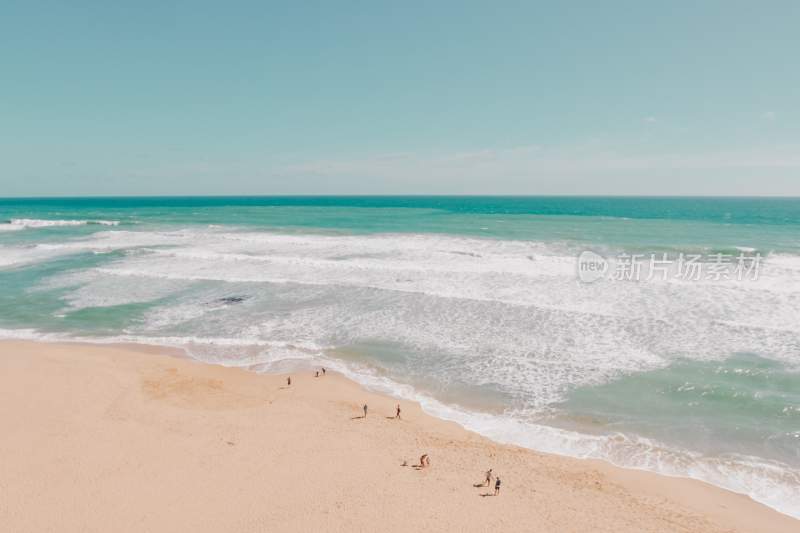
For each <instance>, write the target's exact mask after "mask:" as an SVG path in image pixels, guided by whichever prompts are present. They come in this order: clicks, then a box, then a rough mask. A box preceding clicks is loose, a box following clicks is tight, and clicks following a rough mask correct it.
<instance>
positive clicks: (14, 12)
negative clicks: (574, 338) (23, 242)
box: [0, 0, 800, 196]
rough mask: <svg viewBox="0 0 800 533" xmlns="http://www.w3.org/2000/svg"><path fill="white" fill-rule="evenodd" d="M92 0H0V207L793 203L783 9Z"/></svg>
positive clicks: (773, 5) (793, 98) (796, 73)
mask: <svg viewBox="0 0 800 533" xmlns="http://www.w3.org/2000/svg"><path fill="white" fill-rule="evenodd" d="M110 4H114V3H112V2H101V1H96V2H86V1H77V0H76V1H74V2H37V1H24V2H23V1H13V0H12V2H10V3H8V2H6V3H4V6H3V12H2V17H0V196H15V195H89V194H294V193H296V194H329V193H334V194H335V193H339V194H373V193H378V194H381V193H390V194H391V193H405V194H429V193H445V194H446V193H451V194H459V193H463V194H487V193H494V194H717V195H729V194H774V195H789V194H791V195H800V67H798V57H800V30H798V28H800V2H797V1H793V0H787V1H783V2H778V1H766V2H753V1H751V2H737V1H720V2H711V1H694V2H679V1H676V2H641V1H631V2H588V1H587V2H568V3H566V4H567V5H559V3H557V2H540V3H538V4H537V3H532V2H519V3H517V2H513V3H512V2H405V3H402V6H401V5H400V4H401V3H398V2H392V3H389V2H330V1H329V2H319V3H312V2H286V3H274V2H217V3H211V2H198V1H195V2H169V1H158V2H145V1H142V2H129V3H128V4H129V5H128V6H127V7H122V6H120V5H110ZM116 4H122V3H121V2H119V3H116ZM300 4H303V5H300Z"/></svg>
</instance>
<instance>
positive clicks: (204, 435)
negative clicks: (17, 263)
mask: <svg viewBox="0 0 800 533" xmlns="http://www.w3.org/2000/svg"><path fill="white" fill-rule="evenodd" d="M175 355H176V354H170V352H169V350H167V349H159V348H146V347H129V346H99V345H98V346H95V345H82V344H44V343H32V342H16V341H13V342H12V341H9V342H0V380H2V383H1V384H0V425H1V427H2V428H3V434H4V438H3V439H1V440H0V472H2V475H1V476H0V524H3V525H2V529H3V530H4V531H15V532H27V531H30V532H34V531H35V532H44V531H61V532H64V531H215V532H216V531H488V530H493V531H504V532H505V531H528V532H531V531H542V532H545V531H631V532H641V531H684V532H690V531H696V532H710V531H771V532H790V531H798V529H800V523H798V521H796V520H794V519H792V518H790V517H788V516H785V515H782V514H780V513H777V512H775V511H773V510H771V509H769V508H767V507H765V506H763V505H760V504H758V503H756V502H754V501H753V500H751V499H749V498H748V497H746V496H742V495H738V494H734V493H731V492H727V491H724V490H721V489H718V488H716V487H713V486H710V485H707V484H704V483H701V482H698V481H694V480H688V479H677V478H667V477H663V476H658V475H655V474H650V473H646V472H640V471H631V470H625V469H621V468H616V467H613V466H611V465H608V464H605V463H602V462H598V461H584V460H577V459H570V458H565V457H559V456H553V455H546V454H540V453H536V452H533V451H530V450H525V449H521V448H517V447H513V446H505V445H500V444H496V443H493V442H491V441H489V440H487V439H485V438H483V437H481V436H479V435H476V434H473V433H470V432H468V431H466V430H464V429H462V428H460V427H459V426H457V425H456V424H453V423H449V422H445V421H441V420H438V419H435V418H433V417H431V416H428V415H426V414H424V413H423V412H422V410H421V409H420V408H419V406H418V405H415V404H412V403H408V402H403V403H402V419H401V420H395V419H393V418H392V417H393V415H394V406H395V404H396V403H397V402H396V401H395V400H394V399H392V398H389V397H385V396H381V395H376V394H372V393H370V392H367V391H365V390H364V389H363V388H361V387H360V386H358V385H357V384H355V383H353V382H351V381H349V380H347V379H345V378H343V377H341V376H338V375H334V374H332V373H330V372H329V373H328V374H327V375H326V376H324V377H319V378H316V377H314V375H313V373H309V372H306V373H303V374H293V375H292V376H291V377H292V384H291V386H287V385H286V377H287V376H285V375H263V374H256V373H253V372H249V371H245V370H240V369H231V368H224V367H220V366H211V365H205V364H201V363H197V362H194V361H191V360H188V359H186V358H180V357H177V356H175ZM365 403H366V404H368V405H369V414H368V416H367V417H366V418H360V417H361V416H362V415H363V412H362V408H361V407H362V405H363V404H365ZM423 453H427V454H428V455H429V457H430V460H431V466H430V467H429V468H426V469H418V468H415V467H414V466H413V465H416V464H417V463H418V461H419V457H420V456H421V455H422V454H423ZM404 462H406V463H407V465H408V466H402V465H403V463H404ZM488 468H493V469H494V472H495V473H497V474H498V475H499V476H500V477H501V479H502V490H501V492H500V495H499V496H497V497H494V496H487V494H489V493H491V492H493V490H490V489H488V488H486V487H475V486H474V484H476V483H479V482H481V481H482V477H483V472H484V471H485V470H486V469H488Z"/></svg>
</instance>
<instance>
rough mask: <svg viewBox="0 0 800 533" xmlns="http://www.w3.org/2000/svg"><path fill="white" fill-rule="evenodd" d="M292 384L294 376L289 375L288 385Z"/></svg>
mask: <svg viewBox="0 0 800 533" xmlns="http://www.w3.org/2000/svg"><path fill="white" fill-rule="evenodd" d="M291 384H292V376H289V377H288V378H286V385H287V386H289V385H291Z"/></svg>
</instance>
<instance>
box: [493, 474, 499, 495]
mask: <svg viewBox="0 0 800 533" xmlns="http://www.w3.org/2000/svg"><path fill="white" fill-rule="evenodd" d="M498 494H500V478H499V477H498V478H495V480H494V495H495V496H497V495H498Z"/></svg>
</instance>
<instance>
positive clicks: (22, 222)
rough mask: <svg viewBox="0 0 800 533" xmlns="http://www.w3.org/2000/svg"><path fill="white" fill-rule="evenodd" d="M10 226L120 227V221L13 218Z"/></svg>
mask: <svg viewBox="0 0 800 533" xmlns="http://www.w3.org/2000/svg"><path fill="white" fill-rule="evenodd" d="M8 224H9V225H10V226H12V227H16V228H49V227H53V226H85V225H87V224H97V225H100V226H118V225H119V221H118V220H43V219H38V218H12V219H11V220H10V221H9V222H8Z"/></svg>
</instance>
